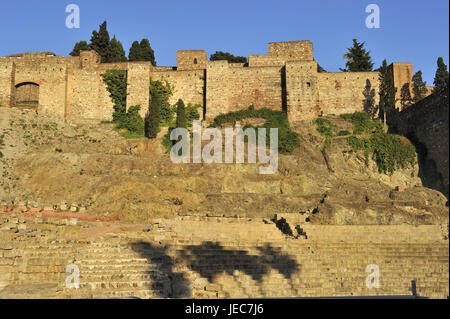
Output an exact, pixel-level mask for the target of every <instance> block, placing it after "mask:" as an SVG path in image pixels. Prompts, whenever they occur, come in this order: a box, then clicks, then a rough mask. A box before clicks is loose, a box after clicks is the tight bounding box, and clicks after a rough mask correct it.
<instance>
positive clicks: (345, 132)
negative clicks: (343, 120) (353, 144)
mask: <svg viewBox="0 0 450 319" xmlns="http://www.w3.org/2000/svg"><path fill="white" fill-rule="evenodd" d="M351 134H352V133H351V132H349V131H347V130H344V131H339V133H338V136H347V135H351Z"/></svg>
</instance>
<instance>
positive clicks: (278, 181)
mask: <svg viewBox="0 0 450 319" xmlns="http://www.w3.org/2000/svg"><path fill="white" fill-rule="evenodd" d="M295 129H296V130H297V131H298V132H299V133H300V135H301V145H302V146H301V147H299V148H298V149H297V150H296V151H295V152H294V154H292V155H280V157H279V167H278V172H277V173H276V174H274V175H260V174H259V172H258V166H257V165H256V164H242V165H234V164H233V165H232V164H211V165H208V164H182V165H176V164H173V163H172V162H171V161H170V158H169V155H168V154H166V153H165V151H164V148H163V147H162V146H161V143H160V141H159V140H156V141H147V140H134V141H126V140H125V139H123V138H122V137H120V136H119V135H118V134H117V133H116V132H114V131H113V130H112V127H111V125H105V124H98V125H91V126H71V125H68V124H64V123H54V122H51V121H49V120H48V119H46V118H43V117H41V116H38V115H37V114H36V113H34V112H33V111H22V110H17V109H9V108H0V136H3V145H2V146H0V151H1V152H2V154H3V157H2V158H1V159H0V176H1V181H0V201H1V200H5V201H7V202H8V201H13V200H15V202H16V203H17V202H20V201H28V202H29V203H33V202H34V204H35V205H41V206H44V205H47V206H54V205H59V204H61V202H67V203H68V204H69V205H70V204H72V203H74V204H76V206H81V207H86V208H87V211H88V212H91V213H95V214H99V215H103V216H112V215H114V214H119V215H120V217H121V220H123V221H127V222H145V221H146V220H148V219H149V218H151V217H155V216H171V215H202V216H206V215H208V216H235V215H239V216H247V217H249V218H251V217H256V216H258V217H267V218H271V217H273V215H274V214H278V215H283V214H286V215H289V216H291V215H292V214H294V215H295V216H297V217H298V218H301V219H304V220H306V221H307V222H310V223H312V224H402V223H408V224H448V207H446V206H445V205H446V198H445V197H444V196H443V195H442V194H441V193H439V192H437V191H434V190H431V189H427V188H424V187H422V186H421V181H420V179H419V178H418V167H414V168H410V169H404V170H401V171H397V172H395V173H394V174H393V175H391V176H388V175H386V174H380V173H378V170H377V168H376V166H375V164H374V163H373V162H371V163H370V165H369V167H366V165H365V160H364V156H363V154H356V155H355V154H352V155H349V154H344V151H345V150H348V149H349V146H348V145H347V142H346V140H345V139H334V140H333V142H332V145H331V147H330V148H329V149H328V151H327V153H326V155H325V156H324V154H323V153H322V152H321V149H322V145H323V140H322V139H321V138H320V137H319V136H317V135H316V134H315V129H314V127H313V126H312V124H311V123H302V124H301V125H298V126H297V127H296V128H295ZM396 187H398V189H399V191H395V188H396Z"/></svg>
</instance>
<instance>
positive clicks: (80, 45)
mask: <svg viewBox="0 0 450 319" xmlns="http://www.w3.org/2000/svg"><path fill="white" fill-rule="evenodd" d="M85 50H89V45H88V43H87V42H86V41H80V42H77V43H75V46H74V48H73V50H72V52H70V53H69V54H70V55H71V56H80V52H81V51H85Z"/></svg>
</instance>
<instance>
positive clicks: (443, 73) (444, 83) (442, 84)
mask: <svg viewBox="0 0 450 319" xmlns="http://www.w3.org/2000/svg"><path fill="white" fill-rule="evenodd" d="M437 66H438V68H437V70H436V75H435V77H434V90H433V92H437V91H440V90H448V71H447V66H446V65H445V63H444V59H443V58H442V57H439V58H438V60H437Z"/></svg>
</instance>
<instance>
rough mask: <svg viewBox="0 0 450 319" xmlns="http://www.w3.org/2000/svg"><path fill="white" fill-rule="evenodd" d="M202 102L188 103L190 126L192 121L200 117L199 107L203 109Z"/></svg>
mask: <svg viewBox="0 0 450 319" xmlns="http://www.w3.org/2000/svg"><path fill="white" fill-rule="evenodd" d="M201 108H202V106H201V105H200V104H191V103H188V105H187V106H186V121H187V125H188V126H192V122H194V121H195V120H199V119H200V114H198V109H201Z"/></svg>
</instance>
